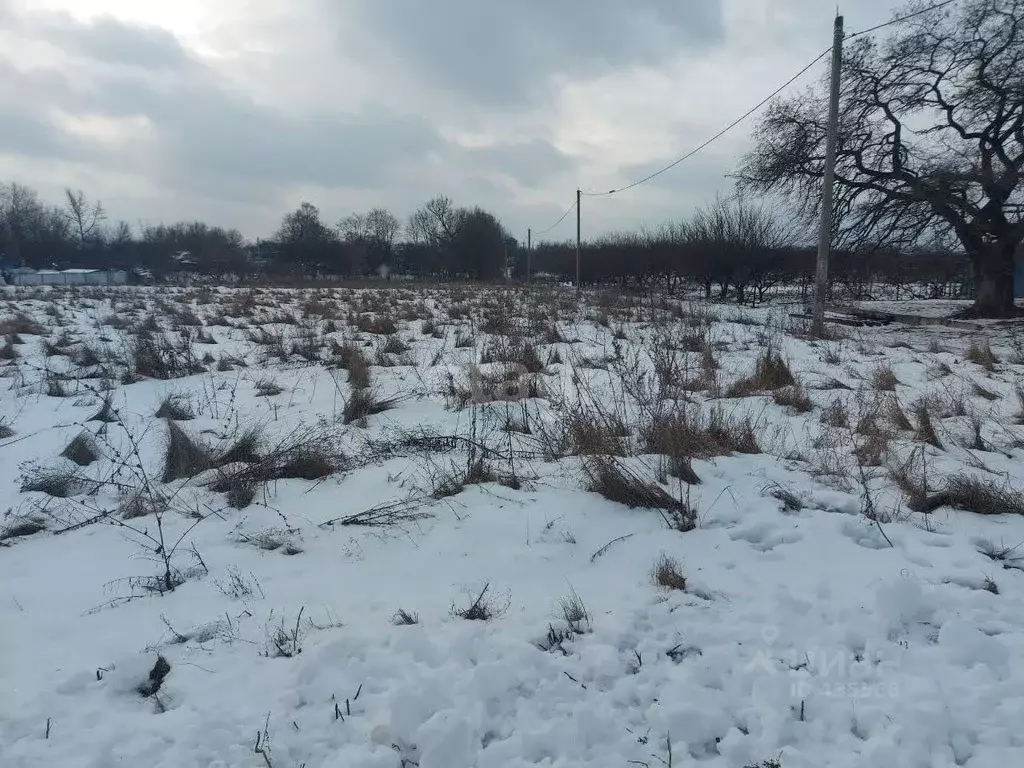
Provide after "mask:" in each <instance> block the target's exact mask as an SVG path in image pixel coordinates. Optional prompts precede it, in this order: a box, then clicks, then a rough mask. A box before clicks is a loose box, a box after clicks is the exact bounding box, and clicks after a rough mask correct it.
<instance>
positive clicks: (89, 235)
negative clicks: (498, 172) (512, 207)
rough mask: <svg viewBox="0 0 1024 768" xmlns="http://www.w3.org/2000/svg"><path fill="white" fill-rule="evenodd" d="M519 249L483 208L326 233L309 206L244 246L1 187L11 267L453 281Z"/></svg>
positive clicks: (362, 223) (200, 228) (478, 273)
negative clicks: (266, 235) (399, 275)
mask: <svg viewBox="0 0 1024 768" xmlns="http://www.w3.org/2000/svg"><path fill="white" fill-rule="evenodd" d="M517 248H519V244H518V242H517V241H516V240H515V238H513V237H512V236H511V235H510V234H509V233H508V231H507V230H506V229H505V227H504V226H503V225H502V223H501V222H500V221H499V220H498V218H497V217H496V216H495V215H494V214H492V213H490V212H488V211H485V210H484V209H482V208H480V207H458V206H456V205H455V204H454V203H453V202H452V201H451V200H450V199H449V198H447V197H445V196H438V197H435V198H434V199H432V200H430V201H428V202H427V203H425V204H424V205H423V206H421V207H420V208H418V209H417V210H416V211H415V212H414V213H413V214H412V215H411V216H410V217H409V218H408V219H407V221H405V222H404V223H403V222H402V221H401V220H400V219H399V218H398V217H397V216H395V215H394V214H393V213H391V212H390V211H388V210H386V209H384V208H373V209H371V210H369V211H367V212H366V213H354V214H351V215H348V216H346V217H344V218H343V219H341V220H340V221H338V222H336V223H335V224H333V225H332V224H329V223H327V222H325V221H324V220H323V218H322V217H321V214H320V211H319V209H318V208H317V207H316V206H315V205H313V204H312V203H310V202H303V203H302V204H301V205H299V207H298V208H297V209H296V210H294V211H291V212H289V213H287V214H285V215H284V216H283V217H282V220H281V224H280V226H279V228H278V229H277V231H276V232H275V233H274V235H273V236H272V237H271V238H269V239H266V240H258V241H256V242H246V240H245V238H243V236H242V234H241V232H239V231H238V230H237V229H232V228H225V227H220V226H217V225H211V224H207V223H205V222H201V221H181V222H176V223H171V224H140V225H139V226H137V227H132V226H131V224H129V223H128V222H126V221H118V222H116V223H112V222H111V221H109V220H108V217H107V212H106V209H105V207H104V206H103V204H102V203H101V202H99V201H90V200H89V198H88V197H87V196H86V194H85V193H84V192H82V191H78V190H71V189H68V190H66V191H65V199H64V200H63V201H62V204H60V205H52V204H47V203H45V202H43V201H42V200H41V199H40V198H39V195H38V194H37V193H36V192H35V190H33V189H31V188H30V187H27V186H25V185H24V184H20V183H18V182H10V183H6V184H0V263H3V264H4V265H5V266H6V268H7V269H11V268H14V267H21V266H24V267H30V268H34V269H43V268H60V269H65V268H71V267H93V268H119V269H129V270H131V269H134V270H145V271H147V272H149V273H151V274H153V275H154V276H155V277H157V278H161V277H165V276H167V275H169V274H171V273H176V272H193V273H199V274H205V275H217V276H235V277H245V276H252V275H259V274H269V275H288V276H295V277H323V276H338V277H342V278H346V279H353V278H360V277H365V276H368V275H380V274H390V273H392V272H394V271H400V272H403V273H405V274H412V275H416V276H419V277H429V278H433V279H450V280H456V279H461V280H494V279H497V278H499V277H502V276H504V275H506V270H507V266H508V265H509V264H510V263H511V262H512V261H514V255H515V251H516V249H517Z"/></svg>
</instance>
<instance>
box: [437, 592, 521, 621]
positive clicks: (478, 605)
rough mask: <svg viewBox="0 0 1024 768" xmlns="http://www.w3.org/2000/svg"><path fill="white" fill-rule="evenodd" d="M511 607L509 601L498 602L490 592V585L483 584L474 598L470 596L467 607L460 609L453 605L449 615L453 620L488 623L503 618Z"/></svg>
mask: <svg viewBox="0 0 1024 768" xmlns="http://www.w3.org/2000/svg"><path fill="white" fill-rule="evenodd" d="M509 605H511V600H506V601H505V602H498V600H497V599H496V598H495V597H494V593H493V592H491V585H490V583H487V584H484V586H483V588H482V589H481V590H480V592H479V593H478V594H476V595H475V596H473V595H471V596H470V602H469V604H468V605H466V606H464V607H462V608H460V607H458V606H456V605H455V604H454V603H453V604H452V607H451V615H452V616H453V617H454V618H459V619H466V620H467V621H490V620H491V619H496V618H498V617H500V616H503V615H504V614H505V612H506V611H507V610H508V607H509Z"/></svg>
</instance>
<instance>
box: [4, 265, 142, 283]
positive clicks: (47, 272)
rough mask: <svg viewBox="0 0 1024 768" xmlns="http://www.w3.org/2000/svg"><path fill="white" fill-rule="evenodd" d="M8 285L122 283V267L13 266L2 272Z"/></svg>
mask: <svg viewBox="0 0 1024 768" xmlns="http://www.w3.org/2000/svg"><path fill="white" fill-rule="evenodd" d="M4 279H5V282H6V283H7V284H8V285H124V284H125V283H127V282H128V273H127V272H125V271H124V270H123V269H64V270H56V269H38V270H36V269H29V268H28V267H15V268H14V269H11V270H7V271H6V272H5V273H4Z"/></svg>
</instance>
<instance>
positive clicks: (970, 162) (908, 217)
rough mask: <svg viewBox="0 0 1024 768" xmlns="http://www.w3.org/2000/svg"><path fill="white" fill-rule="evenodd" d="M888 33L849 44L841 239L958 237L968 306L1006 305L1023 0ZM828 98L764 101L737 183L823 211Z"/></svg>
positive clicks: (1005, 0) (1019, 146)
mask: <svg viewBox="0 0 1024 768" xmlns="http://www.w3.org/2000/svg"><path fill="white" fill-rule="evenodd" d="M925 7H926V6H925V5H924V4H918V5H911V6H909V7H908V8H906V9H904V10H903V11H902V12H900V13H899V14H898V17H901V16H904V15H907V14H910V13H914V12H916V11H921V10H924V8H925ZM889 29H890V30H892V34H891V35H890V36H889V37H888V38H887V39H886V40H884V41H879V40H876V39H875V38H873V37H868V36H862V37H857V38H856V39H854V40H852V41H850V42H849V43H848V45H847V46H846V49H845V50H844V62H843V68H842V91H841V101H840V105H841V106H840V127H839V142H838V153H837V160H836V184H837V189H836V192H837V196H836V208H835V210H834V220H835V221H836V223H837V226H838V229H839V233H838V235H839V236H840V237H843V239H844V240H846V241H847V242H860V243H876V244H884V245H889V246H899V247H913V246H915V245H918V244H921V243H922V242H934V241H935V240H936V239H938V238H943V237H948V238H950V239H955V240H956V241H958V242H959V245H960V246H961V247H962V248H963V250H964V251H965V252H966V254H967V255H968V257H969V258H970V260H971V264H972V268H973V275H974V288H975V298H974V306H973V307H972V309H971V311H970V314H973V315H975V316H978V317H1001V316H1006V315H1009V314H1011V313H1012V312H1013V311H1014V305H1013V264H1014V255H1015V253H1016V252H1017V250H1018V248H1019V247H1020V244H1021V241H1022V239H1024V221H1022V217H1021V213H1022V206H1024V188H1022V183H1021V171H1022V165H1024V0H964V2H962V3H960V4H955V5H953V6H947V7H946V8H942V9H937V10H929V11H925V12H924V13H920V14H919V15H917V16H914V17H913V18H911V19H907V20H904V21H901V22H898V23H897V24H894V25H893V26H891V27H889ZM827 96H828V94H827V92H826V91H825V90H824V89H822V88H812V89H810V90H809V91H808V92H807V93H806V94H804V95H801V96H798V97H795V98H786V99H780V100H777V101H775V102H773V103H772V105H771V106H770V107H769V109H768V111H767V113H766V115H765V116H764V118H763V119H762V120H761V122H760V124H759V126H758V128H757V131H756V134H755V139H756V140H755V146H754V149H753V150H752V151H751V152H750V153H749V154H748V155H747V156H746V157H745V158H744V160H743V162H742V164H741V167H740V171H739V176H740V179H741V185H742V186H745V187H746V188H748V189H751V190H756V191H759V192H762V193H766V192H775V193H784V194H785V195H787V196H788V197H790V198H791V199H793V200H795V201H796V202H797V203H798V204H799V205H800V206H801V208H802V210H803V212H804V213H805V214H811V215H812V214H814V213H815V212H816V211H817V208H818V205H819V201H820V188H821V178H822V175H823V170H824V161H825V123H826V115H827V113H828V110H827V103H828V102H827Z"/></svg>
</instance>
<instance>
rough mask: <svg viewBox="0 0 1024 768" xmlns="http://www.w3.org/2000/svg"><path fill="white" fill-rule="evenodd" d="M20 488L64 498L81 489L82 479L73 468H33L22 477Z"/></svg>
mask: <svg viewBox="0 0 1024 768" xmlns="http://www.w3.org/2000/svg"><path fill="white" fill-rule="evenodd" d="M21 490H22V491H23V492H29V491H37V492H39V493H45V494H46V495H47V496H53V497H54V498H56V499H66V498H69V497H71V496H74V495H75V494H77V493H79V492H80V491H81V490H82V480H81V478H80V477H79V476H78V474H77V473H76V472H75V471H74V470H66V469H42V468H35V469H34V470H32V471H31V474H29V475H27V476H25V477H24V478H23V479H22V483H21Z"/></svg>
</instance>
